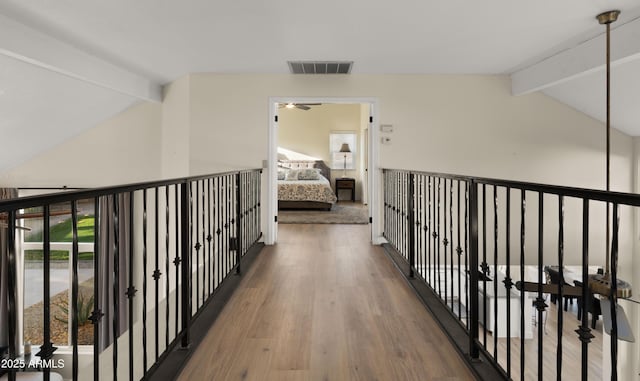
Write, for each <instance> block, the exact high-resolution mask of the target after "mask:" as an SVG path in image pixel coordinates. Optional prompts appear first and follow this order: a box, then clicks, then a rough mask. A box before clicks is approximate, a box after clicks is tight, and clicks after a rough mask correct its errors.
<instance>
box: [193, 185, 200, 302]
mask: <svg viewBox="0 0 640 381" xmlns="http://www.w3.org/2000/svg"><path fill="white" fill-rule="evenodd" d="M195 188H196V189H195V195H196V196H195V200H196V201H195V207H196V208H195V210H192V213H193V214H192V217H191V219H192V223H193V216H194V215H195V218H196V222H195V232H194V231H193V229H192V231H191V233H192V234H195V235H194V236H193V239H194V240H195V241H196V243H195V245H194V246H193V247H194V249H196V285H195V287H194V292H195V300H196V311H198V310H199V309H200V306H201V302H200V248H201V247H202V246H201V245H200V242H199V241H198V238H199V237H200V213H199V207H200V203H199V198H198V193H200V182H199V181H196V182H195Z"/></svg>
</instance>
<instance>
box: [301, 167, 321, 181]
mask: <svg viewBox="0 0 640 381" xmlns="http://www.w3.org/2000/svg"><path fill="white" fill-rule="evenodd" d="M298 180H320V169H318V168H308V169H301V170H300V171H299V172H298Z"/></svg>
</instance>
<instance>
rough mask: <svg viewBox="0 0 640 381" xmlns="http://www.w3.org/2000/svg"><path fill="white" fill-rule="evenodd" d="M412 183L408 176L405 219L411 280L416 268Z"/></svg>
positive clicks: (410, 177) (412, 180)
mask: <svg viewBox="0 0 640 381" xmlns="http://www.w3.org/2000/svg"><path fill="white" fill-rule="evenodd" d="M414 182H415V179H414V177H413V174H409V183H408V191H409V192H408V194H407V198H406V199H407V218H408V219H409V221H408V224H407V225H408V226H407V227H408V230H409V231H408V233H409V253H408V254H409V277H410V278H413V277H415V272H414V268H415V266H416V250H415V240H416V236H415V230H414V226H415V211H414V208H413V206H414V205H413V202H414V199H413V198H414V196H415V195H414V188H413V186H414Z"/></svg>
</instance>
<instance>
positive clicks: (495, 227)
mask: <svg viewBox="0 0 640 381" xmlns="http://www.w3.org/2000/svg"><path fill="white" fill-rule="evenodd" d="M493 295H498V188H496V186H495V185H494V186H493ZM507 299H509V295H507ZM493 317H494V319H493V358H494V359H495V360H496V361H498V302H497V301H495V302H494V303H493ZM507 325H509V321H508V320H507Z"/></svg>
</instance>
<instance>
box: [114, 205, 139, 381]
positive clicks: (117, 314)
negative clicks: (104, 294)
mask: <svg viewBox="0 0 640 381" xmlns="http://www.w3.org/2000/svg"><path fill="white" fill-rule="evenodd" d="M118 196H119V195H118V194H113V195H112V200H113V217H112V220H113V279H114V281H113V369H112V371H113V380H114V381H117V380H118V335H119V334H120V298H119V295H120V280H119V279H120V203H119V197H118ZM145 350H146V346H145ZM145 365H146V363H145ZM144 369H147V367H146V366H145V367H144Z"/></svg>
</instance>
